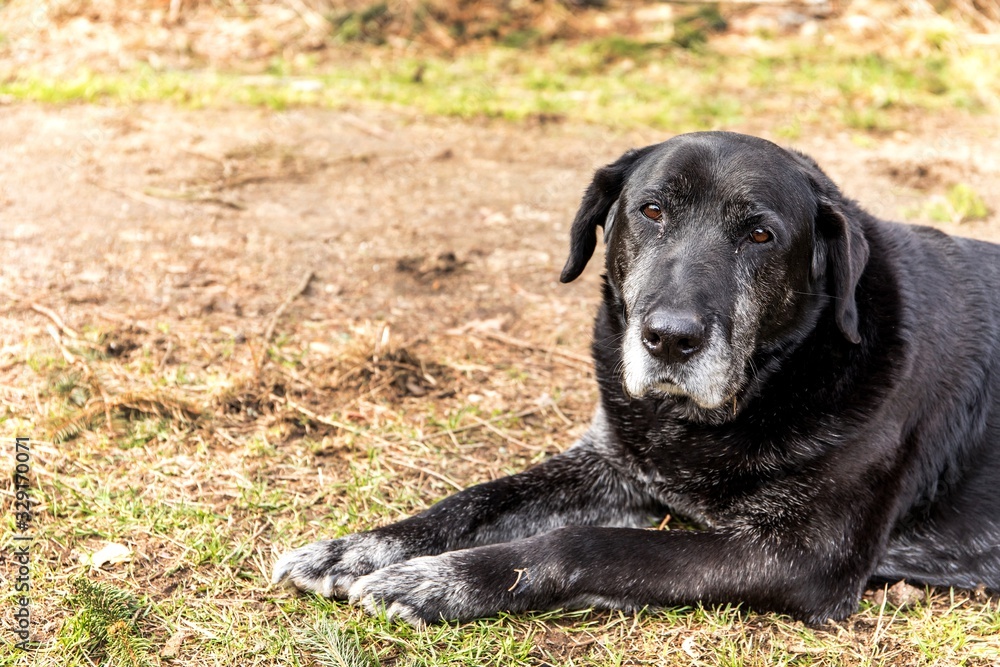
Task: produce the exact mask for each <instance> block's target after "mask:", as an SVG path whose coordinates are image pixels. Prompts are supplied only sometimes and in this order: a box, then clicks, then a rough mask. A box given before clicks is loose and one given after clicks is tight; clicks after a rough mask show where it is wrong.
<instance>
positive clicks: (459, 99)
mask: <svg viewBox="0 0 1000 667" xmlns="http://www.w3.org/2000/svg"><path fill="white" fill-rule="evenodd" d="M704 129H726V130H735V131H742V132H748V133H752V134H758V135H760V136H763V137H766V138H768V139H771V140H773V141H775V142H778V143H779V144H782V145H792V146H795V147H796V148H799V149H800V150H803V151H805V152H807V153H809V154H811V155H812V156H813V157H814V158H816V159H817V160H818V162H819V163H820V164H821V165H822V166H823V168H824V169H825V170H826V171H827V172H828V173H829V174H830V176H831V177H832V178H833V179H834V180H835V182H837V183H838V184H839V185H840V186H841V188H842V189H843V191H844V192H845V193H846V194H847V195H848V196H850V197H853V198H856V199H858V200H859V201H860V203H861V204H862V206H864V207H865V208H867V209H868V210H870V211H871V212H872V213H874V214H876V215H879V216H881V217H883V218H888V219H893V220H898V221H903V222H911V223H917V224H930V225H935V226H937V227H939V228H941V229H943V230H945V231H947V232H949V233H954V234H961V235H965V236H973V237H977V238H981V239H987V240H992V241H1000V215H998V211H1000V187H998V184H1000V4H998V2H997V1H996V0H935V1H931V0H907V1H900V2H889V1H876V0H855V1H848V0H839V1H832V0H831V1H829V2H824V1H818V0H817V1H812V0H810V1H805V0H803V1H796V0H786V1H781V2H777V1H775V2H771V1H766V0H760V1H757V2H742V1H741V2H727V3H718V4H716V3H700V2H693V1H687V0H685V1H676V2H617V1H613V0H608V1H606V2H603V1H600V0H576V1H573V0H563V1H558V0H538V1H530V0H508V1H506V2H482V1H479V0H461V1H447V0H390V1H386V2H373V1H370V0H351V1H344V2H334V1H331V0H273V1H271V2H240V1H238V0H131V1H128V2H126V1H125V0H52V1H41V0H6V1H5V0H0V258H2V261H0V444H2V445H3V449H2V450H0V480H6V481H0V556H4V555H9V554H10V552H9V549H10V548H11V547H10V545H12V544H14V542H13V539H14V537H15V536H16V535H18V534H20V533H23V532H25V531H27V533H28V535H29V536H30V537H32V538H33V540H34V541H33V542H32V552H31V577H32V579H31V582H32V588H31V599H30V607H31V613H32V624H31V639H32V641H33V642H35V644H34V645H35V646H36V647H37V650H36V651H34V652H33V653H31V654H30V655H29V654H24V653H22V652H21V651H19V650H18V649H16V648H15V647H14V642H15V641H16V640H17V637H16V636H15V635H14V634H13V633H9V632H6V628H7V625H3V626H2V627H3V628H4V629H5V630H4V632H2V633H0V667H6V666H7V665H11V666H13V665H23V664H37V665H60V666H65V665H70V666H75V665H80V666H81V667H82V666H92V665H95V664H99V665H159V664H184V665H219V664H224V665H363V666H372V665H378V664H384V665H400V666H402V665H485V664H492V665H498V666H501V665H502V666H504V667H506V666H508V665H616V666H618V665H639V664H645V665H692V664H704V665H733V666H736V665H757V666H761V667H765V666H767V667H770V666H771V665H812V664H823V665H859V666H860V665H865V666H873V665H887V666H893V667H895V666H898V667H913V666H914V665H949V666H950V665H959V664H962V665H969V666H973V665H975V666H979V665H982V666H986V665H994V664H995V663H996V656H997V655H1000V600H998V599H997V598H996V596H991V594H990V593H989V592H988V591H964V592H963V591H923V590H917V589H912V590H909V589H906V588H905V587H904V588H902V589H899V590H897V589H896V588H895V587H894V588H893V589H890V590H888V591H884V590H874V591H869V592H868V593H867V594H866V597H865V600H864V601H863V602H862V605H861V608H860V609H859V612H858V613H857V614H855V615H854V616H852V617H851V618H850V619H848V620H847V621H845V622H844V623H843V624H840V625H838V626H836V627H828V628H806V627H803V626H802V625H801V624H796V623H792V622H790V621H789V620H788V619H787V618H783V617H780V616H776V615H769V614H762V615H755V614H751V613H749V612H746V611H741V610H738V609H735V608H732V607H725V608H718V609H701V608H697V609H681V610H663V611H644V612H641V613H639V614H637V615H632V614H619V613H609V612H596V611H583V612H573V613H551V614H534V615H532V614H526V615H519V616H517V617H512V618H510V617H501V618H499V619H485V620H480V621H477V622H475V623H470V624H465V625H462V626H449V625H445V626H440V627H436V628H433V629H431V630H429V631H426V632H422V631H415V630H413V629H411V628H407V627H404V626H400V625H395V624H389V625H387V624H386V623H385V622H383V621H381V620H379V619H377V618H372V617H369V616H366V615H365V614H363V613H361V612H360V611H358V610H357V609H355V608H352V607H350V606H348V605H346V604H341V603H336V602H330V601H327V600H322V599H318V598H315V597H311V596H302V597H300V596H295V595H293V594H290V593H288V592H286V591H275V590H272V589H271V588H270V587H269V583H268V582H269V578H270V569H271V565H272V563H273V562H274V559H275V557H276V554H278V553H280V552H281V551H283V550H285V549H288V548H291V547H295V546H299V545H301V544H304V543H306V542H309V541H312V540H315V539H319V538H323V537H337V536H340V535H343V534H346V533H349V532H355V531H359V530H365V529H367V528H371V527H373V526H376V525H380V524H382V523H386V522H388V521H391V520H396V519H399V518H402V517H404V516H406V515H409V514H412V513H414V512H417V511H420V510H422V509H424V508H426V507H428V506H429V505H430V504H432V503H433V502H435V501H436V500H438V499H440V498H441V497H443V496H445V495H447V494H449V493H453V492H454V491H455V490H456V489H458V488H463V487H466V486H468V485H470V484H473V483H477V482H482V481H486V480H489V479H495V478H497V477H499V476H501V475H505V474H511V473H514V472H517V471H519V470H522V469H524V468H525V467H526V466H528V465H531V464H532V463H536V462H538V461H540V460H542V459H543V458H544V457H546V456H549V455H551V454H553V453H555V452H558V451H562V450H564V449H565V448H566V447H568V446H569V445H570V444H572V442H573V441H574V439H575V438H576V437H578V436H579V435H580V434H581V433H583V431H584V430H585V429H586V426H587V423H588V420H589V418H590V415H591V413H592V410H593V406H594V403H595V400H596V386H595V382H594V378H593V373H592V371H591V366H590V361H589V351H588V350H589V344H590V336H591V333H590V332H591V326H592V322H593V316H594V312H595V309H596V307H597V303H598V297H599V290H600V274H601V268H602V259H601V256H600V255H601V249H600V248H599V249H598V252H597V255H596V256H595V258H594V259H593V260H592V262H591V265H590V266H589V267H588V268H587V271H586V272H585V273H584V275H583V276H582V277H581V278H580V279H578V280H576V281H574V282H573V283H571V284H569V285H561V284H559V282H558V275H559V270H560V268H561V266H562V263H563V260H564V258H565V252H566V247H567V236H568V230H569V223H570V221H571V220H572V218H573V214H574V212H575V210H576V206H577V205H578V202H579V198H580V195H581V193H582V192H583V190H584V188H585V187H586V186H587V184H588V183H589V181H590V178H591V175H592V173H593V171H594V169H596V168H598V167H599V166H601V165H603V164H606V163H608V162H611V161H613V160H614V159H616V158H617V157H618V156H619V155H620V154H621V153H622V152H623V151H625V150H626V149H628V148H630V147H635V146H642V145H646V144H650V143H654V142H658V141H663V140H664V139H666V138H668V137H670V136H673V135H674V134H677V133H680V132H686V131H692V130H704ZM15 437H28V438H29V439H30V442H31V461H30V466H31V474H30V480H31V493H32V498H33V499H34V503H35V504H34V505H33V508H34V512H33V515H32V519H31V521H29V522H28V523H27V524H23V523H22V525H18V523H17V522H16V521H15V520H14V516H15V514H14V510H13V506H14V505H13V500H14V497H15V493H14V487H13V485H12V484H13V482H12V480H13V479H14V477H13V473H14V468H15V457H14V454H13V453H12V452H13V442H14V438H15ZM8 445H10V447H8ZM671 526H673V527H680V526H678V522H677V521H674V522H672V523H670V524H669V525H664V526H660V528H669V527H671ZM11 562H12V561H11V560H9V559H8V560H6V561H5V560H4V559H3V558H0V572H3V576H0V617H2V618H4V619H9V618H11V617H10V616H9V614H12V613H13V610H14V609H15V608H17V605H18V604H20V603H19V602H18V600H19V598H18V597H17V596H18V595H19V594H18V593H16V591H15V590H14V588H13V587H12V586H7V584H6V582H9V581H12V580H13V579H11V578H4V577H6V576H7V575H8V574H9V573H10V572H13V570H8V569H7V568H8V566H9V565H10V563H11ZM914 591H916V592H914ZM3 623H7V621H6V620H5V621H3Z"/></svg>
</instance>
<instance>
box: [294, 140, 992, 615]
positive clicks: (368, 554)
mask: <svg viewBox="0 0 1000 667" xmlns="http://www.w3.org/2000/svg"><path fill="white" fill-rule="evenodd" d="M598 227H602V228H603V238H604V241H605V243H606V252H605V260H606V266H605V269H606V273H605V275H604V280H603V299H602V302H601V306H600V309H599V312H598V315H597V321H596V325H595V329H594V340H593V356H594V364H595V369H596V376H597V380H598V383H599V385H600V402H599V405H598V406H597V408H596V411H595V414H594V417H593V421H592V423H591V425H590V428H589V430H588V431H587V432H586V434H585V435H583V437H581V438H580V440H579V441H578V442H576V443H575V444H574V445H573V446H572V447H571V448H569V449H568V450H567V451H565V452H563V453H561V454H559V455H556V456H554V457H552V458H551V459H549V460H547V461H545V462H543V463H541V464H539V465H537V466H536V467H533V468H531V469H529V470H527V471H526V472H523V473H520V474H518V475H513V476H511V477H506V478H503V479H498V480H496V481H493V482H489V483H486V484H481V485H478V486H474V487H472V488H469V489H467V490H465V491H463V492H460V493H458V494H455V495H453V496H451V497H449V498H447V499H445V500H442V501H441V502H439V503H437V504H436V505H434V506H432V507H431V508H430V509H428V510H427V511H425V512H423V513H421V514H418V515H416V516H413V517H411V518H408V519H406V520H404V521H400V522H398V523H393V524H391V525H387V526H384V527H381V528H376V529H374V530H371V531H369V532H364V533H359V534H353V535H348V536H346V537H342V538H340V539H336V540H327V541H320V542H315V543H313V544H309V545H307V546H304V547H301V548H299V549H296V550H294V551H291V552H288V553H286V554H284V555H283V556H281V558H280V559H279V560H278V562H277V564H276V565H275V568H274V581H275V582H276V583H281V582H283V583H286V584H289V585H291V586H294V587H295V588H298V589H301V590H305V591H313V592H316V593H319V594H320V595H324V596H330V597H339V598H348V599H350V600H351V601H352V602H355V603H360V604H362V605H364V606H365V607H367V608H368V609H370V610H375V609H377V608H380V607H384V608H385V609H386V611H387V613H388V614H389V615H390V616H399V617H402V618H403V619H405V620H407V621H409V622H411V623H418V624H419V623H423V622H433V621H439V620H442V619H470V618H474V617H478V616H485V615H490V614H494V613H496V612H498V611H501V610H505V611H520V610H529V609H553V608H559V607H582V606H597V607H606V608H621V609H637V608H642V607H645V606H669V605H687V604H692V603H698V602H700V603H706V604H712V603H730V602H732V603H744V604H746V605H747V606H748V607H750V608H753V609H759V610H772V611H777V612H784V613H787V614H791V615H793V616H795V617H797V618H800V619H803V620H805V621H807V622H811V623H818V622H823V621H824V620H826V619H839V618H842V617H844V616H846V615H848V614H850V613H852V612H853V611H854V610H855V609H856V607H857V605H858V603H859V598H860V596H861V594H862V592H863V591H864V589H865V587H866V585H868V584H869V583H871V582H875V581H895V580H898V579H906V580H908V581H910V582H913V583H920V584H929V585H935V586H955V587H963V588H972V587H976V586H980V585H985V586H986V587H989V588H991V589H994V590H997V589H1000V492H998V489H1000V246H997V245H992V244H989V243H985V242H979V241H973V240H969V239H963V238H955V237H950V236H947V235H945V234H943V233H941V232H939V231H936V230H934V229H931V228H927V227H915V226H907V225H901V224H895V223H891V222H885V221H881V220H878V219H876V218H875V217H873V216H872V215H870V214H868V213H866V212H865V211H864V210H862V208H861V207H860V206H859V205H858V204H857V203H856V202H854V201H852V200H850V199H848V198H847V197H845V196H844V195H843V194H841V192H840V191H839V189H838V188H837V187H836V186H835V185H834V183H833V182H832V181H831V180H830V179H829V178H828V177H827V176H826V175H825V174H824V172H823V171H821V169H820V168H819V167H818V166H817V164H816V163H815V162H814V161H813V160H812V159H810V158H808V157H806V156H805V155H803V154H801V153H798V152H796V151H793V150H786V149H783V148H781V147H779V146H777V145H775V144H772V143H770V142H768V141H765V140H763V139H758V138H754V137H749V136H744V135H739V134H733V133H725V132H707V133H694V134H688V135H681V136H678V137H675V138H672V139H670V140H669V141H666V142H664V143H661V144H658V145H654V146H649V147H646V148H642V149H639V150H631V151H628V152H627V153H625V155H623V156H622V157H621V158H620V159H618V160H617V161H616V162H614V163H612V164H609V165H607V166H605V167H603V168H601V169H599V170H598V171H597V172H596V174H595V176H594V179H593V182H592V183H591V184H590V186H589V187H588V188H587V190H586V192H585V194H584V196H583V200H582V202H581V204H580V208H579V211H578V212H577V214H576V218H575V220H574V222H573V225H572V230H571V241H570V251H569V259H568V260H567V262H566V265H565V268H564V269H563V271H562V281H563V282H568V281H571V280H574V279H575V278H576V277H577V276H579V275H580V273H581V272H582V271H583V270H584V267H585V266H586V264H587V263H588V261H589V260H590V258H591V256H592V254H593V252H594V250H595V247H596V243H597V228H598ZM668 512H669V513H672V514H674V515H681V516H684V517H686V518H687V519H688V520H689V521H690V522H692V523H693V524H695V525H696V526H697V527H698V528H697V529H694V530H669V531H657V530H649V528H650V526H653V525H655V522H656V521H657V519H658V518H659V517H663V516H664V515H665V514H666V513H668Z"/></svg>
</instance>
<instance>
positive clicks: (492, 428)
mask: <svg viewBox="0 0 1000 667" xmlns="http://www.w3.org/2000/svg"><path fill="white" fill-rule="evenodd" d="M472 418H473V419H474V420H476V421H477V422H479V424H480V425H481V426H482V427H483V428H485V429H486V430H487V431H490V432H491V433H496V434H497V435H499V436H500V437H501V438H503V439H504V440H506V441H507V442H512V443H514V444H515V445H517V446H518V447H524V448H525V449H527V450H530V451H532V452H541V451H545V448H544V447H533V446H532V445H529V444H528V443H526V442H525V441H523V440H518V439H517V438H515V437H514V436H512V435H511V434H509V433H506V432H504V431H503V430H501V429H499V428H497V427H496V426H494V425H493V424H490V423H489V422H487V421H485V420H483V419H480V418H479V417H476V416H475V415H472Z"/></svg>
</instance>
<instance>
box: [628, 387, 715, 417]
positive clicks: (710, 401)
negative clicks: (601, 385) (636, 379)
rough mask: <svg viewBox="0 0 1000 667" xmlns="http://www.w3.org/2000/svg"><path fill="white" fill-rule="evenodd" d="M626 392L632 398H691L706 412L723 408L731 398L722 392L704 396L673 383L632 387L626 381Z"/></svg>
mask: <svg viewBox="0 0 1000 667" xmlns="http://www.w3.org/2000/svg"><path fill="white" fill-rule="evenodd" d="M625 391H626V393H627V394H628V395H629V396H631V397H632V398H642V397H644V396H685V397H687V398H690V399H691V400H692V401H694V402H695V404H696V405H697V406H698V407H699V408H702V409H704V410H712V409H715V408H718V407H721V406H723V405H725V404H726V403H728V402H729V400H730V397H727V396H724V395H722V394H721V392H713V394H712V395H711V396H703V395H701V394H696V393H693V392H691V391H688V390H687V389H685V388H684V387H681V386H680V385H676V384H673V383H672V382H654V383H651V384H642V385H637V386H631V387H630V386H629V383H628V381H627V380H626V382H625Z"/></svg>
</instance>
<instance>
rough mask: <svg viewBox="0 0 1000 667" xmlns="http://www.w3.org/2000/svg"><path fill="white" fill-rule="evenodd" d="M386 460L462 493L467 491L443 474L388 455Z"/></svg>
mask: <svg viewBox="0 0 1000 667" xmlns="http://www.w3.org/2000/svg"><path fill="white" fill-rule="evenodd" d="M386 458H387V459H389V460H390V461H392V462H393V463H395V464H396V465H399V466H403V467H404V468H409V469H410V470H416V471H418V472H422V473H424V474H425V475H430V476H431V477H433V478H435V479H438V480H441V481H442V482H444V483H445V484H448V485H449V486H451V487H452V488H454V489H456V490H458V491H462V490H463V489H465V487H464V486H462V485H461V484H459V483H458V482H456V481H455V480H453V479H451V478H450V477H447V476H445V475H442V474H441V473H438V472H434V471H433V470H430V469H428V468H424V467H422V466H417V465H413V464H412V463H407V462H406V461H404V460H402V459H398V458H396V457H395V456H389V455H386Z"/></svg>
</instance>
